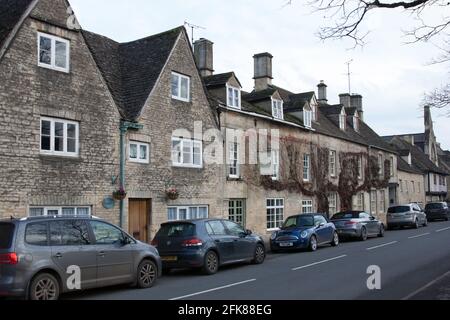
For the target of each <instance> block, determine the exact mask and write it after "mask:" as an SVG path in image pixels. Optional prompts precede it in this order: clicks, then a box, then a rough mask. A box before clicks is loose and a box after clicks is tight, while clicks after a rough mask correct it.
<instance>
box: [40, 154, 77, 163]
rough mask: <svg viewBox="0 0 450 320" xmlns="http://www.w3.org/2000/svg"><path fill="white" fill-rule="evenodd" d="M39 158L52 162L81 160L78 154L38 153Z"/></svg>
mask: <svg viewBox="0 0 450 320" xmlns="http://www.w3.org/2000/svg"><path fill="white" fill-rule="evenodd" d="M39 158H40V159H42V160H48V161H52V162H57V161H71V162H82V161H83V160H82V159H81V157H80V156H76V157H72V156H65V155H55V154H43V153H41V154H39Z"/></svg>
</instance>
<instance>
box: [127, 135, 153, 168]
mask: <svg viewBox="0 0 450 320" xmlns="http://www.w3.org/2000/svg"><path fill="white" fill-rule="evenodd" d="M131 145H136V147H137V158H136V159H133V158H131ZM141 147H146V148H147V153H146V155H145V159H141ZM128 160H129V161H130V162H136V163H142V164H149V163H150V144H148V143H144V142H139V141H133V140H131V141H130V142H129V143H128Z"/></svg>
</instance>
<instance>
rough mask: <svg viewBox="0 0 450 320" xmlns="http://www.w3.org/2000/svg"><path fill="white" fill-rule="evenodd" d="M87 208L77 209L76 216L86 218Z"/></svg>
mask: <svg viewBox="0 0 450 320" xmlns="http://www.w3.org/2000/svg"><path fill="white" fill-rule="evenodd" d="M88 215H89V208H77V216H88Z"/></svg>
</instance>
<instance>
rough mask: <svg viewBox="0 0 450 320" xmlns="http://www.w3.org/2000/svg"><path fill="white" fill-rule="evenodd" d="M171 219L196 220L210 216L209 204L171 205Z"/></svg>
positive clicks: (168, 212)
mask: <svg viewBox="0 0 450 320" xmlns="http://www.w3.org/2000/svg"><path fill="white" fill-rule="evenodd" d="M167 214H168V220H169V221H180V220H194V219H206V218H208V207H207V206H188V207H181V206H180V207H169V208H168V209H167Z"/></svg>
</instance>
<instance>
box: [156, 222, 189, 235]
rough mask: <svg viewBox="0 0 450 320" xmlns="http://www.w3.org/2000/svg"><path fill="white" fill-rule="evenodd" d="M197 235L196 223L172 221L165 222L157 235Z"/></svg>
mask: <svg viewBox="0 0 450 320" xmlns="http://www.w3.org/2000/svg"><path fill="white" fill-rule="evenodd" d="M194 235H195V224H191V223H172V224H165V225H163V226H162V227H161V229H160V230H159V231H158V234H157V235H156V236H157V237H168V238H184V237H193V236H194Z"/></svg>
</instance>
